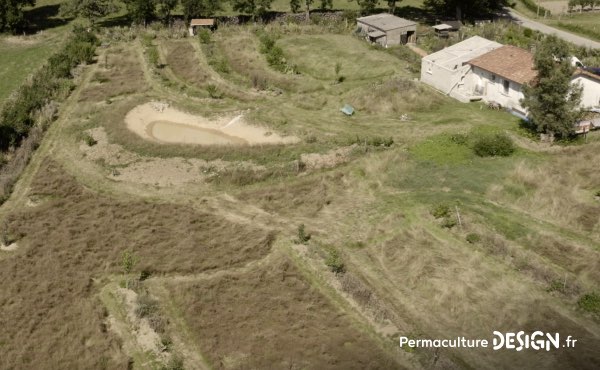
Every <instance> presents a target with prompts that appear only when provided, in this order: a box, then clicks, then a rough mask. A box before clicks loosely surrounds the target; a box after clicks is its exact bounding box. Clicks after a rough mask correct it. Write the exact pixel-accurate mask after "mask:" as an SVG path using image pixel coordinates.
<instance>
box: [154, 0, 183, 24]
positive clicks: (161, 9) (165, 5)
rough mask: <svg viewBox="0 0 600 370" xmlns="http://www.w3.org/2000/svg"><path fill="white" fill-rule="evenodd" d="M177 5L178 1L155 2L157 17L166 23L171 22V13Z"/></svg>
mask: <svg viewBox="0 0 600 370" xmlns="http://www.w3.org/2000/svg"><path fill="white" fill-rule="evenodd" d="M178 3H179V0H156V5H157V12H158V16H159V17H160V18H161V19H162V20H163V21H165V22H167V23H168V22H169V21H170V20H171V13H173V9H175V7H177V4H178Z"/></svg>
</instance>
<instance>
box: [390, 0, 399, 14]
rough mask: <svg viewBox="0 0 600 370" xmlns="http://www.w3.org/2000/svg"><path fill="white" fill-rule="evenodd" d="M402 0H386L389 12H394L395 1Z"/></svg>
mask: <svg viewBox="0 0 600 370" xmlns="http://www.w3.org/2000/svg"><path fill="white" fill-rule="evenodd" d="M401 1H402V0H388V2H387V3H388V8H389V9H390V14H394V13H395V12H396V3H399V2H401Z"/></svg>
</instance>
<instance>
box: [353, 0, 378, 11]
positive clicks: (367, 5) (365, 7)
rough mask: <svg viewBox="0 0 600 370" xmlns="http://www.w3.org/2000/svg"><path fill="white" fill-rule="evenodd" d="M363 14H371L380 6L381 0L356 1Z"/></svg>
mask: <svg viewBox="0 0 600 370" xmlns="http://www.w3.org/2000/svg"><path fill="white" fill-rule="evenodd" d="M356 3H357V4H358V6H359V7H360V12H361V13H362V14H371V13H373V11H374V10H375V8H376V7H377V5H379V0H356Z"/></svg>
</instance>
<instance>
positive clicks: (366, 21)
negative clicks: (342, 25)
mask: <svg viewBox="0 0 600 370" xmlns="http://www.w3.org/2000/svg"><path fill="white" fill-rule="evenodd" d="M356 26H357V27H358V30H359V32H361V33H362V34H363V35H364V36H365V38H366V39H367V40H368V41H370V42H373V43H378V44H379V45H381V46H383V47H388V46H392V45H400V44H406V43H409V42H416V40H417V23H416V22H413V21H411V20H408V19H404V18H400V17H396V16H395V15H392V14H387V13H382V14H375V15H369V16H366V17H361V18H357V19H356Z"/></svg>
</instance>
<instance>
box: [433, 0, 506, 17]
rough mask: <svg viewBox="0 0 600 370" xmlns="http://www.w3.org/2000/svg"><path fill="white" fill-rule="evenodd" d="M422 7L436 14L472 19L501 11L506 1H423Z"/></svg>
mask: <svg viewBox="0 0 600 370" xmlns="http://www.w3.org/2000/svg"><path fill="white" fill-rule="evenodd" d="M423 5H424V6H425V8H426V9H428V10H429V11H432V12H434V13H436V14H440V15H446V16H455V17H456V19H459V20H461V19H465V18H466V19H474V18H476V17H478V16H481V15H487V14H489V13H492V12H494V11H497V10H500V9H502V7H503V6H507V5H508V0H425V1H424V2H423Z"/></svg>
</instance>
